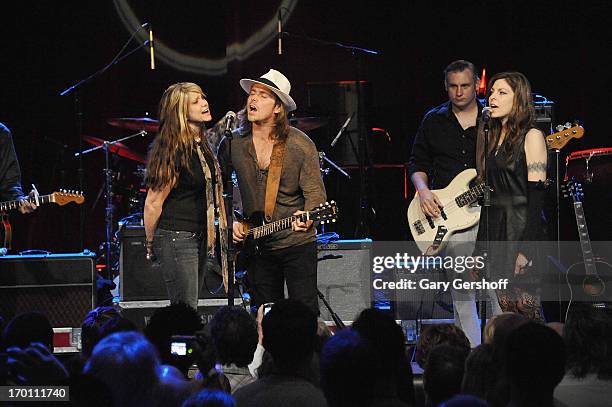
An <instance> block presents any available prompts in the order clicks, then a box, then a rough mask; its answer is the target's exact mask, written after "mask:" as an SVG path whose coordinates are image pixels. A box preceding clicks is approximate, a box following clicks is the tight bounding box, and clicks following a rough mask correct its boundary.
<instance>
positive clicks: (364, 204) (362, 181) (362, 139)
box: [281, 31, 380, 237]
mask: <svg viewBox="0 0 612 407" xmlns="http://www.w3.org/2000/svg"><path fill="white" fill-rule="evenodd" d="M281 34H282V35H283V36H286V37H288V38H291V37H296V38H301V39H305V40H307V41H310V42H313V43H316V44H321V45H332V46H335V47H338V48H341V49H344V50H347V51H349V52H351V54H352V55H353V56H355V57H356V59H357V62H356V76H357V78H356V80H355V92H356V95H357V112H356V114H357V122H358V124H357V132H358V136H359V144H358V149H357V151H358V153H357V159H358V166H359V222H358V223H357V227H356V229H355V233H354V235H355V237H359V235H360V232H362V233H363V234H364V235H365V236H367V235H369V234H370V230H369V226H368V224H367V222H366V220H365V217H366V213H367V211H368V208H369V202H368V199H367V194H366V186H367V182H366V181H367V180H366V171H365V159H366V148H367V143H366V136H365V134H364V133H365V129H364V127H365V126H364V117H363V115H364V108H363V106H362V92H361V80H360V78H361V60H360V58H359V56H360V55H364V54H369V55H380V52H378V51H376V50H371V49H367V48H362V47H357V46H354V45H346V44H342V43H340V42H334V41H324V40H320V39H317V38H312V37H308V36H305V35H299V34H293V33H288V32H286V31H283V32H282V33H281ZM349 140H351V139H350V137H349Z"/></svg>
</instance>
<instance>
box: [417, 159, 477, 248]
mask: <svg viewBox="0 0 612 407" xmlns="http://www.w3.org/2000/svg"><path fill="white" fill-rule="evenodd" d="M476 175H477V174H476V170H475V169H473V168H468V169H467V170H464V171H462V172H461V173H459V174H458V175H457V176H456V177H455V178H454V179H453V180H452V181H451V182H450V184H448V186H447V187H446V188H444V189H436V190H433V191H431V192H432V193H434V194H436V195H437V196H438V198H439V199H440V201H441V202H442V208H440V216H439V217H437V218H433V217H431V216H429V215H425V214H424V213H423V211H422V210H421V205H420V201H419V194H418V192H417V193H416V194H415V196H414V198H413V199H412V201H411V202H410V205H409V206H408V212H407V216H408V225H409V226H410V232H411V233H412V237H413V238H414V241H415V243H416V245H417V246H418V248H419V249H420V250H421V252H422V253H423V254H427V255H430V256H435V255H436V254H438V253H440V251H442V249H444V247H445V246H446V243H447V242H448V239H449V238H450V237H451V236H452V235H453V234H454V233H455V232H458V231H461V230H464V229H467V228H470V227H472V226H474V225H475V224H477V223H478V221H479V220H480V206H478V205H474V203H475V202H476V201H477V200H478V196H479V195H481V194H482V193H483V192H484V190H485V186H484V184H479V185H476V186H475V187H473V188H470V186H469V185H470V182H471V181H472V180H473V179H474V178H476Z"/></svg>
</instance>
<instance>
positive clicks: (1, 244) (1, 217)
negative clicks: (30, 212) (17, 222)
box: [0, 212, 13, 249]
mask: <svg viewBox="0 0 612 407" xmlns="http://www.w3.org/2000/svg"><path fill="white" fill-rule="evenodd" d="M0 223H2V227H0V249H1V248H5V249H10V248H11V243H12V240H13V229H12V228H11V223H10V222H9V215H8V213H6V212H0Z"/></svg>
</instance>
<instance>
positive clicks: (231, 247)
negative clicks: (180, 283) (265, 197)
mask: <svg viewBox="0 0 612 407" xmlns="http://www.w3.org/2000/svg"><path fill="white" fill-rule="evenodd" d="M224 135H225V139H226V140H227V151H228V154H227V157H228V158H227V161H226V162H225V171H226V173H225V191H224V194H223V195H224V199H225V212H226V217H227V277H228V280H227V305H228V306H230V307H232V306H234V276H235V270H234V257H235V256H236V245H235V244H234V239H233V230H234V184H233V180H232V176H233V174H234V165H233V164H232V139H233V138H234V136H233V134H232V130H231V128H230V129H226V130H225V131H224ZM221 249H222V250H223V248H221ZM243 298H244V297H243Z"/></svg>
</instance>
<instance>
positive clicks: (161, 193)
mask: <svg viewBox="0 0 612 407" xmlns="http://www.w3.org/2000/svg"><path fill="white" fill-rule="evenodd" d="M173 187H174V182H172V183H170V184H168V185H167V186H165V187H164V188H162V189H160V190H155V189H149V191H147V198H146V199H145V206H144V227H145V234H146V236H147V242H152V241H153V236H154V235H155V229H156V228H157V222H158V221H159V217H160V216H161V212H162V208H163V206H164V201H165V200H166V198H167V197H168V194H170V191H171V190H172V188H173Z"/></svg>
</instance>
